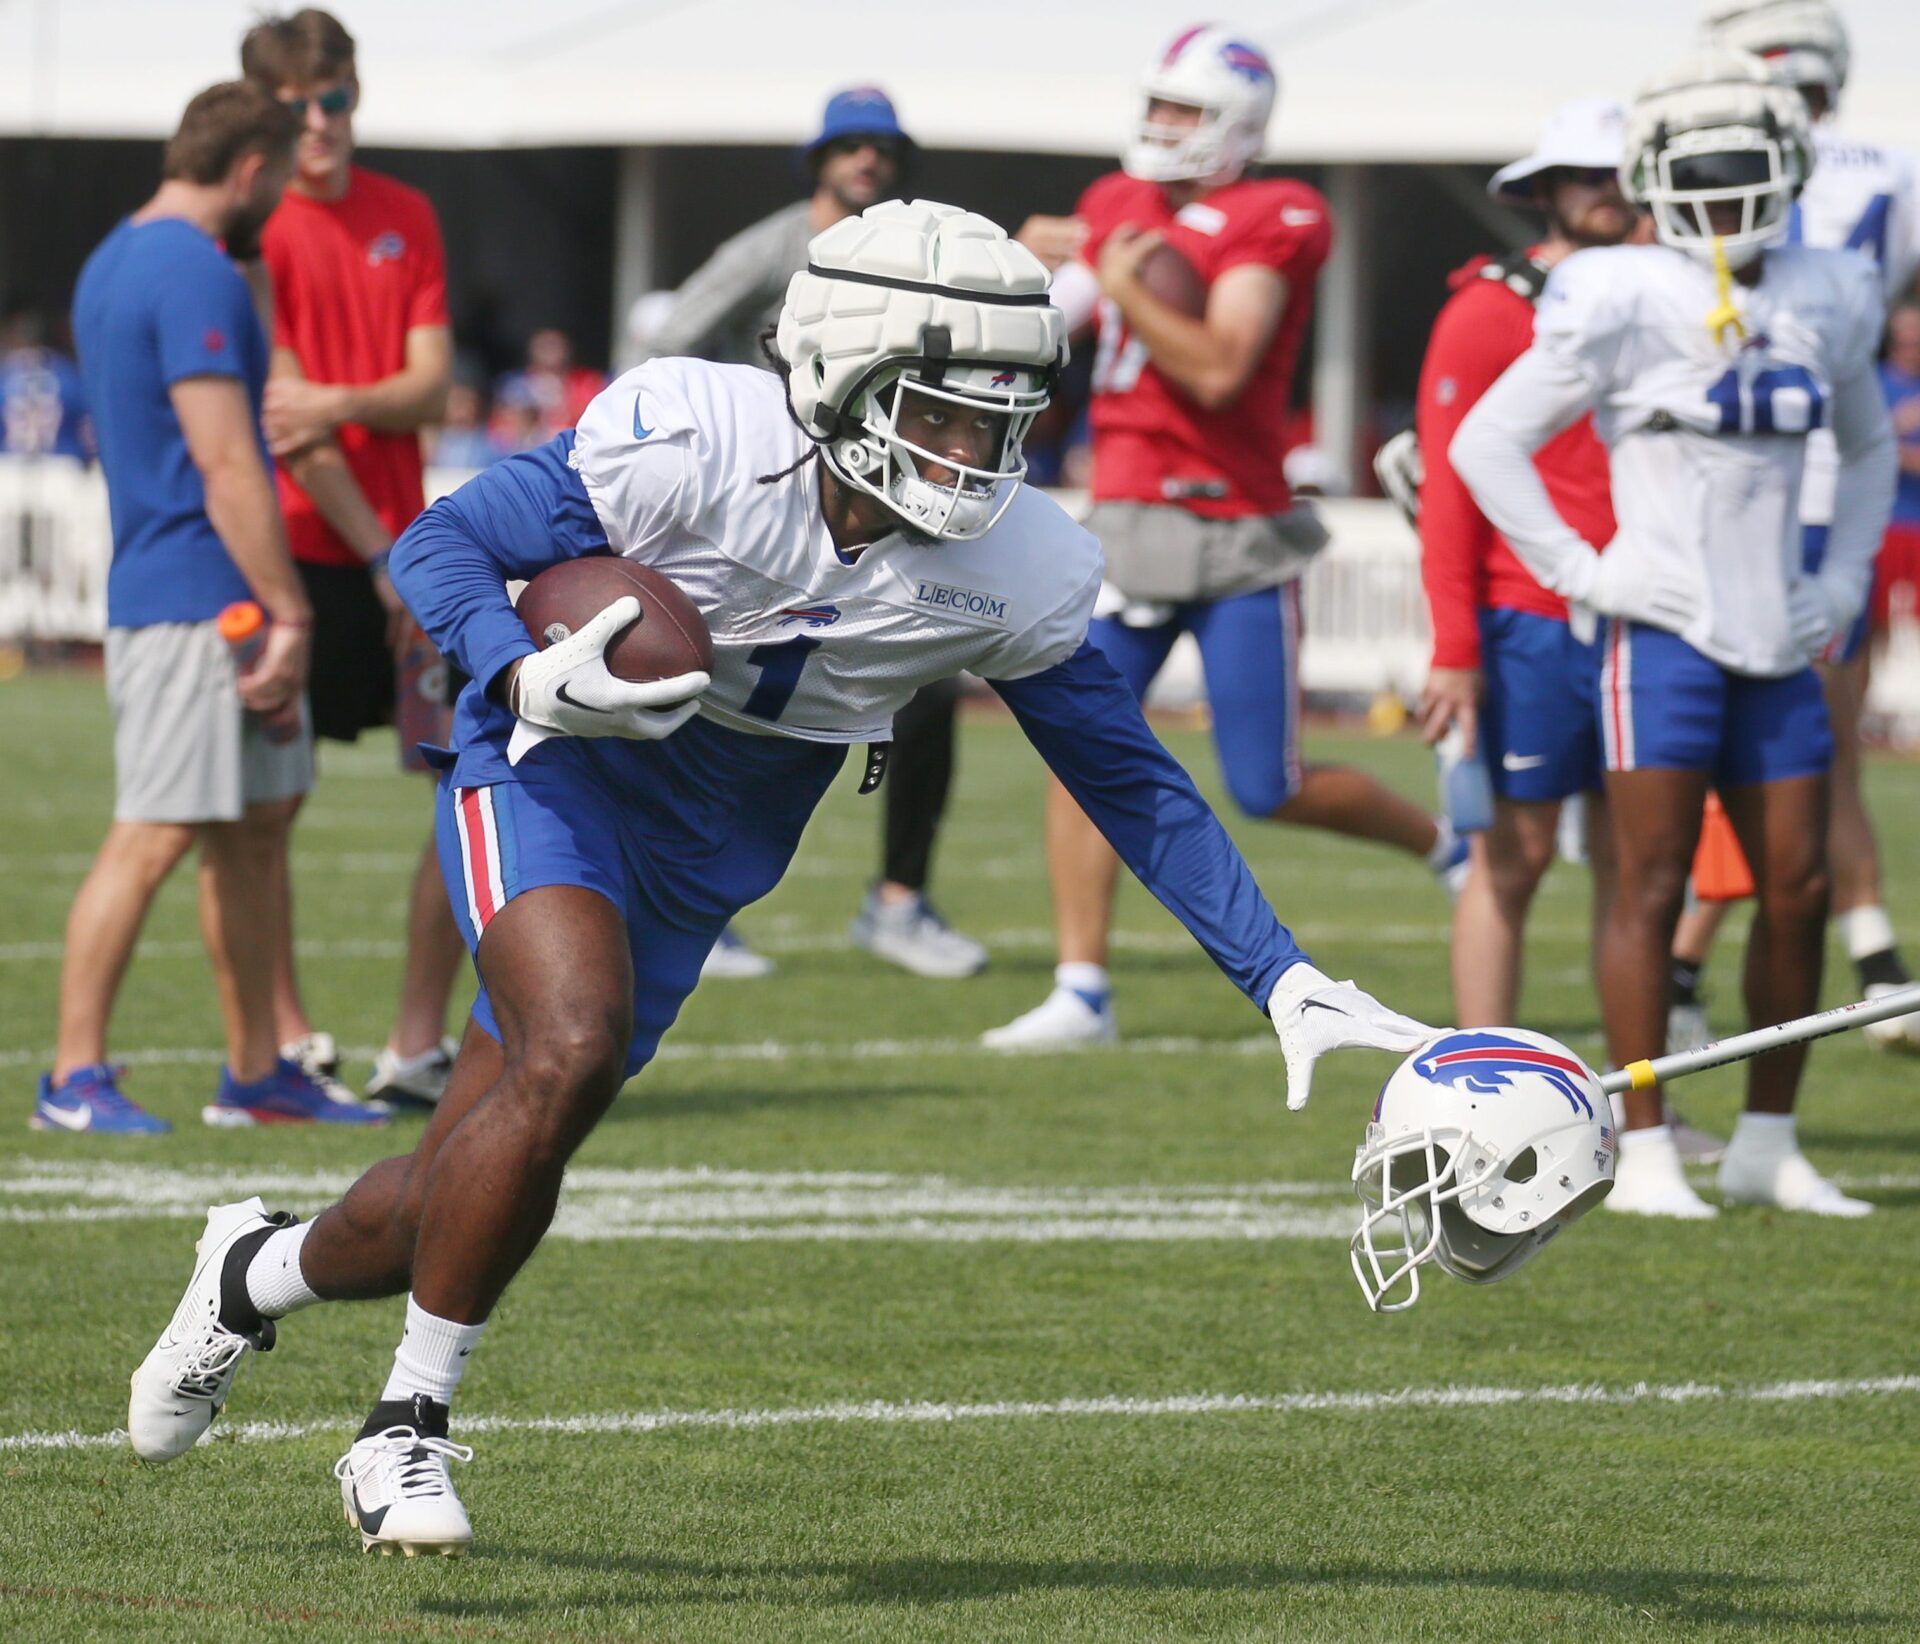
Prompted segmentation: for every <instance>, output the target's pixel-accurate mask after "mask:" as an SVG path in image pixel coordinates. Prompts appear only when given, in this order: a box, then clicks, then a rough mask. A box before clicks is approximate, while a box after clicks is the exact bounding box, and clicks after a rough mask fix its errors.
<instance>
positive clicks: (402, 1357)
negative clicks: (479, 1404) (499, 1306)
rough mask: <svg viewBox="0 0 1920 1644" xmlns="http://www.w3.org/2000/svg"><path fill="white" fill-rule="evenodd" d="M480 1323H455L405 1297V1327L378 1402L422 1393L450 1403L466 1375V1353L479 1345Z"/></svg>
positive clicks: (435, 1399)
mask: <svg viewBox="0 0 1920 1644" xmlns="http://www.w3.org/2000/svg"><path fill="white" fill-rule="evenodd" d="M485 1329H486V1325H484V1324H455V1323H454V1322H453V1320H452V1319H443V1318H439V1317H436V1316H435V1315H434V1314H432V1313H429V1312H428V1311H427V1310H426V1309H425V1308H424V1307H422V1306H421V1305H420V1304H419V1303H418V1302H417V1301H415V1300H414V1299H413V1297H411V1296H409V1297H407V1328H406V1330H405V1332H404V1333H403V1334H402V1335H401V1337H400V1347H399V1350H398V1351H397V1352H396V1353H395V1354H394V1355H393V1374H392V1375H390V1376H388V1377H387V1388H386V1391H385V1392H384V1393H382V1394H381V1395H380V1399H381V1402H382V1403H383V1404H384V1403H387V1402H390V1401H393V1400H406V1399H410V1398H412V1397H413V1395H414V1394H415V1393H424V1394H426V1396H427V1397H428V1398H430V1399H432V1400H433V1401H434V1403H436V1404H451V1403H452V1402H453V1393H454V1389H455V1388H457V1387H458V1386H459V1385H460V1378H461V1377H462V1376H463V1375H465V1374H466V1369H467V1355H468V1354H469V1353H471V1352H472V1351H473V1350H474V1348H475V1347H476V1346H477V1345H479V1341H480V1333H481V1331H483V1330H485Z"/></svg>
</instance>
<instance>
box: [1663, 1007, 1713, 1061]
mask: <svg viewBox="0 0 1920 1644" xmlns="http://www.w3.org/2000/svg"><path fill="white" fill-rule="evenodd" d="M1712 1043H1713V1029H1712V1028H1711V1027H1709V1026H1708V1025H1707V1010H1706V1006H1704V1005H1669V1006H1668V1007H1667V1054H1668V1055H1669V1056H1678V1055H1679V1054H1680V1053H1681V1052H1682V1051H1685V1050H1698V1049H1699V1048H1700V1047H1701V1046H1702V1045H1710V1044H1712Z"/></svg>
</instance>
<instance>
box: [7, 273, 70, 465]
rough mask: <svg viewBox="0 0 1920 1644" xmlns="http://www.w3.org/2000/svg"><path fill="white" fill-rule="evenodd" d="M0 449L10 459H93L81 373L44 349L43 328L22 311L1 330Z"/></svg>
mask: <svg viewBox="0 0 1920 1644" xmlns="http://www.w3.org/2000/svg"><path fill="white" fill-rule="evenodd" d="M0 451H4V452H5V453H6V454H7V455H8V456H10V457H70V458H72V459H73V460H74V461H76V462H89V461H91V460H92V458H93V430H92V428H91V426H90V425H89V424H88V421H87V404H86V397H85V395H84V393H83V392H82V390H81V387H80V372H79V369H78V368H77V367H76V366H75V365H74V363H73V361H72V360H70V359H68V358H67V357H66V355H64V354H62V353H61V352H60V351H59V350H58V349H55V348H49V347H48V346H47V337H46V325H45V323H44V319H43V316H42V315H41V314H40V313H39V312H38V311H37V310H35V309H31V308H23V309H21V310H20V311H18V312H17V313H14V314H10V315H9V316H8V317H7V321H6V324H5V325H4V326H0Z"/></svg>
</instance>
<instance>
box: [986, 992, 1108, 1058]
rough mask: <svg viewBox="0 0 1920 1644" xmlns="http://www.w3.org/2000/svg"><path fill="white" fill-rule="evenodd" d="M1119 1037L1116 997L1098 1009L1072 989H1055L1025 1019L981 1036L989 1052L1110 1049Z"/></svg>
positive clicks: (1014, 1020) (1022, 1017)
mask: <svg viewBox="0 0 1920 1644" xmlns="http://www.w3.org/2000/svg"><path fill="white" fill-rule="evenodd" d="M1119 1037H1120V1029H1119V1028H1118V1026H1116V1025H1115V1023H1114V1019H1113V996H1112V995H1111V994H1108V995H1107V996H1106V997H1105V998H1104V999H1102V1000H1101V1001H1100V1003H1099V1004H1098V1005H1094V1004H1092V1003H1090V1002H1089V1001H1088V1000H1087V998H1086V996H1085V995H1084V994H1080V993H1076V992H1074V990H1073V989H1072V988H1062V987H1056V988H1055V989H1054V990H1053V992H1051V993H1049V994H1048V995H1047V996H1046V998H1044V999H1042V1000H1041V1001H1040V1003H1039V1004H1037V1005H1035V1006H1034V1007H1033V1009H1032V1010H1030V1011H1028V1012H1027V1013H1026V1014H1025V1015H1024V1016H1016V1017H1014V1019H1013V1020H1012V1021H1011V1022H1009V1023H1007V1025H1006V1026H1005V1027H997V1028H989V1029H988V1030H987V1031H986V1032H985V1033H983V1034H981V1035H980V1043H981V1044H982V1045H984V1046H985V1047H986V1048H987V1049H988V1050H1078V1049H1081V1048H1083V1047H1084V1046H1087V1045H1110V1044H1112V1043H1114V1042H1115V1041H1116V1040H1117V1039H1118V1038H1119Z"/></svg>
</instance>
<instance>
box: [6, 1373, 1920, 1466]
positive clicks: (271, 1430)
mask: <svg viewBox="0 0 1920 1644" xmlns="http://www.w3.org/2000/svg"><path fill="white" fill-rule="evenodd" d="M1911 1393H1920V1376H1871V1377H1862V1378H1856V1379H1853V1380H1845V1381H1841V1380H1833V1381H1825V1380H1823V1381H1776V1382H1767V1383H1763V1384H1761V1385H1758V1386H1751V1387H1738V1386H1726V1385H1722V1384H1721V1383H1718V1382H1697V1381H1694V1382H1665V1383H1659V1382H1654V1383H1649V1382H1635V1383H1634V1384H1633V1385H1632V1386H1629V1387H1603V1386H1598V1385H1595V1384H1593V1383H1577V1384H1572V1385H1568V1386H1561V1387H1406V1388H1400V1389H1398V1390H1395V1391H1386V1392H1320V1393H1184V1394H1176V1395H1174V1396H1172V1397H1168V1398H1120V1397H1105V1398H1065V1399H1044V1400H1028V1399H1005V1400H999V1401H996V1402H994V1403H989V1404H951V1403H944V1402H934V1401H923V1400H912V1401H906V1402H895V1401H893V1400H889V1399H872V1400H865V1401H857V1402H855V1401H849V1402H845V1403H834V1404H810V1405H797V1406H791V1407H788V1408H785V1409H780V1408H775V1409H761V1410H751V1409H746V1410H631V1411H611V1412H607V1413H605V1414H599V1415H581V1416H463V1417H462V1418H461V1421H460V1436H461V1437H462V1438H471V1437H473V1436H475V1435H476V1434H483V1433H553V1434H559V1435H562V1436H568V1437H573V1436H581V1435H589V1436H599V1435H606V1434H646V1433H665V1432H675V1431H684V1430H695V1431H715V1430H718V1431H723V1432H741V1431H754V1430H757V1429H761V1428H768V1427H813V1426H865V1425H871V1426H882V1427H900V1426H948V1425H951V1424H953V1423H956V1422H968V1421H1031V1420H1036V1419H1045V1418H1049V1417H1053V1418H1066V1417H1075V1416H1081V1417H1086V1416H1092V1417H1100V1416H1105V1417H1113V1418H1118V1419H1120V1420H1150V1419H1157V1418H1164V1417H1168V1416H1172V1417H1193V1416H1248V1415H1280V1416H1297V1415H1317V1414H1322V1413H1326V1412H1334V1413H1341V1412H1351V1413H1357V1414H1362V1415H1367V1414H1373V1413H1376V1412H1393V1411H1399V1410H1466V1409H1487V1408H1505V1407H1512V1406H1516V1405H1518V1406H1529V1405H1531V1406H1555V1405H1560V1406H1566V1405H1573V1406H1584V1407H1599V1406H1615V1407H1618V1406H1631V1405H1678V1404H1806V1403H1812V1402H1815V1401H1821V1400H1829V1399H1845V1398H1865V1397H1873V1396H1887V1395H1892V1394H1911ZM350 1425H351V1424H350V1423H348V1422H346V1421H297V1422H267V1421H256V1422H236V1423H234V1424H232V1425H230V1426H227V1427H224V1428H220V1429H217V1430H216V1432H217V1436H215V1437H212V1438H210V1439H208V1440H204V1441H203V1442H207V1443H215V1444H274V1443H280V1442H284V1441H286V1440H291V1439H304V1438H314V1437H319V1436H321V1435H324V1434H328V1433H335V1434H338V1433H345V1432H347V1431H348V1430H349V1428H350ZM126 1441H127V1435H126V1434H125V1432H123V1431H116V1432H111V1433H82V1432H78V1431H68V1432H40V1433H10V1434H5V1435H0V1452H13V1453H19V1452H31V1451H50V1450H106V1449H117V1448H118V1447H120V1446H121V1445H123V1444H125V1443H126Z"/></svg>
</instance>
